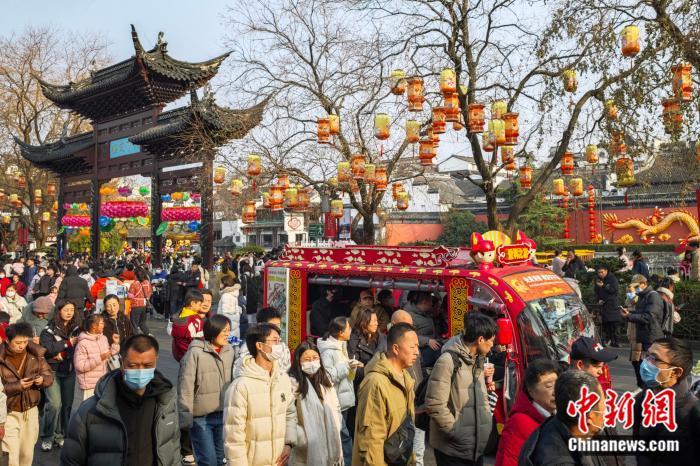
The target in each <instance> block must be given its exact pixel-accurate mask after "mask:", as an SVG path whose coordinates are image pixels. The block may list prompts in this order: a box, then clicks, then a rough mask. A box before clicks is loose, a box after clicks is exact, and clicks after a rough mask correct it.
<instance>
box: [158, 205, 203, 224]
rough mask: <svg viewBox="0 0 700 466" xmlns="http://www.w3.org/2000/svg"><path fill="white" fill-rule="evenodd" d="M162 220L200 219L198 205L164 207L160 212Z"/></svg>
mask: <svg viewBox="0 0 700 466" xmlns="http://www.w3.org/2000/svg"><path fill="white" fill-rule="evenodd" d="M160 218H161V220H162V221H163V222H191V221H193V220H201V219H202V211H201V210H200V208H199V207H166V208H164V209H163V210H162V211H161V213H160Z"/></svg>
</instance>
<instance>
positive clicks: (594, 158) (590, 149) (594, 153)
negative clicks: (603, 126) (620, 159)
mask: <svg viewBox="0 0 700 466" xmlns="http://www.w3.org/2000/svg"><path fill="white" fill-rule="evenodd" d="M586 162H588V163H590V164H591V165H595V164H596V163H598V146H596V145H595V144H588V145H587V146H586Z"/></svg>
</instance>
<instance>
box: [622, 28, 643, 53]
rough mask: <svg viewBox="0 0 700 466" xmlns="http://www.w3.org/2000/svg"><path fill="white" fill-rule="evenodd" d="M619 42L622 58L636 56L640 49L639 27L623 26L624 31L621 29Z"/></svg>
mask: <svg viewBox="0 0 700 466" xmlns="http://www.w3.org/2000/svg"><path fill="white" fill-rule="evenodd" d="M620 41H621V42H622V55H623V56H625V57H634V56H636V55H637V54H638V53H639V50H640V49H641V47H640V44H639V27H637V26H634V25H630V26H625V27H624V29H622V34H621V35H620Z"/></svg>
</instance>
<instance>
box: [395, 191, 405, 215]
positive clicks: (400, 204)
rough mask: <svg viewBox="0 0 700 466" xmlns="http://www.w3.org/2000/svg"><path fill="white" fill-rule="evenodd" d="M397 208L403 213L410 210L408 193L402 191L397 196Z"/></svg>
mask: <svg viewBox="0 0 700 466" xmlns="http://www.w3.org/2000/svg"><path fill="white" fill-rule="evenodd" d="M396 208H397V209H399V210H401V211H404V210H406V209H408V193H407V192H406V191H401V192H399V193H398V195H397V196H396Z"/></svg>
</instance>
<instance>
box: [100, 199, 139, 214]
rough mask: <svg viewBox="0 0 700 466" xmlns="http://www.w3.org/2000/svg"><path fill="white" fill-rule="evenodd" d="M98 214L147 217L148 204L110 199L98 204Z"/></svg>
mask: <svg viewBox="0 0 700 466" xmlns="http://www.w3.org/2000/svg"><path fill="white" fill-rule="evenodd" d="M100 214H101V215H104V216H106V217H110V218H128V217H147V216H148V205H146V203H144V202H135V201H110V202H105V203H104V204H102V205H101V206H100Z"/></svg>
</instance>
